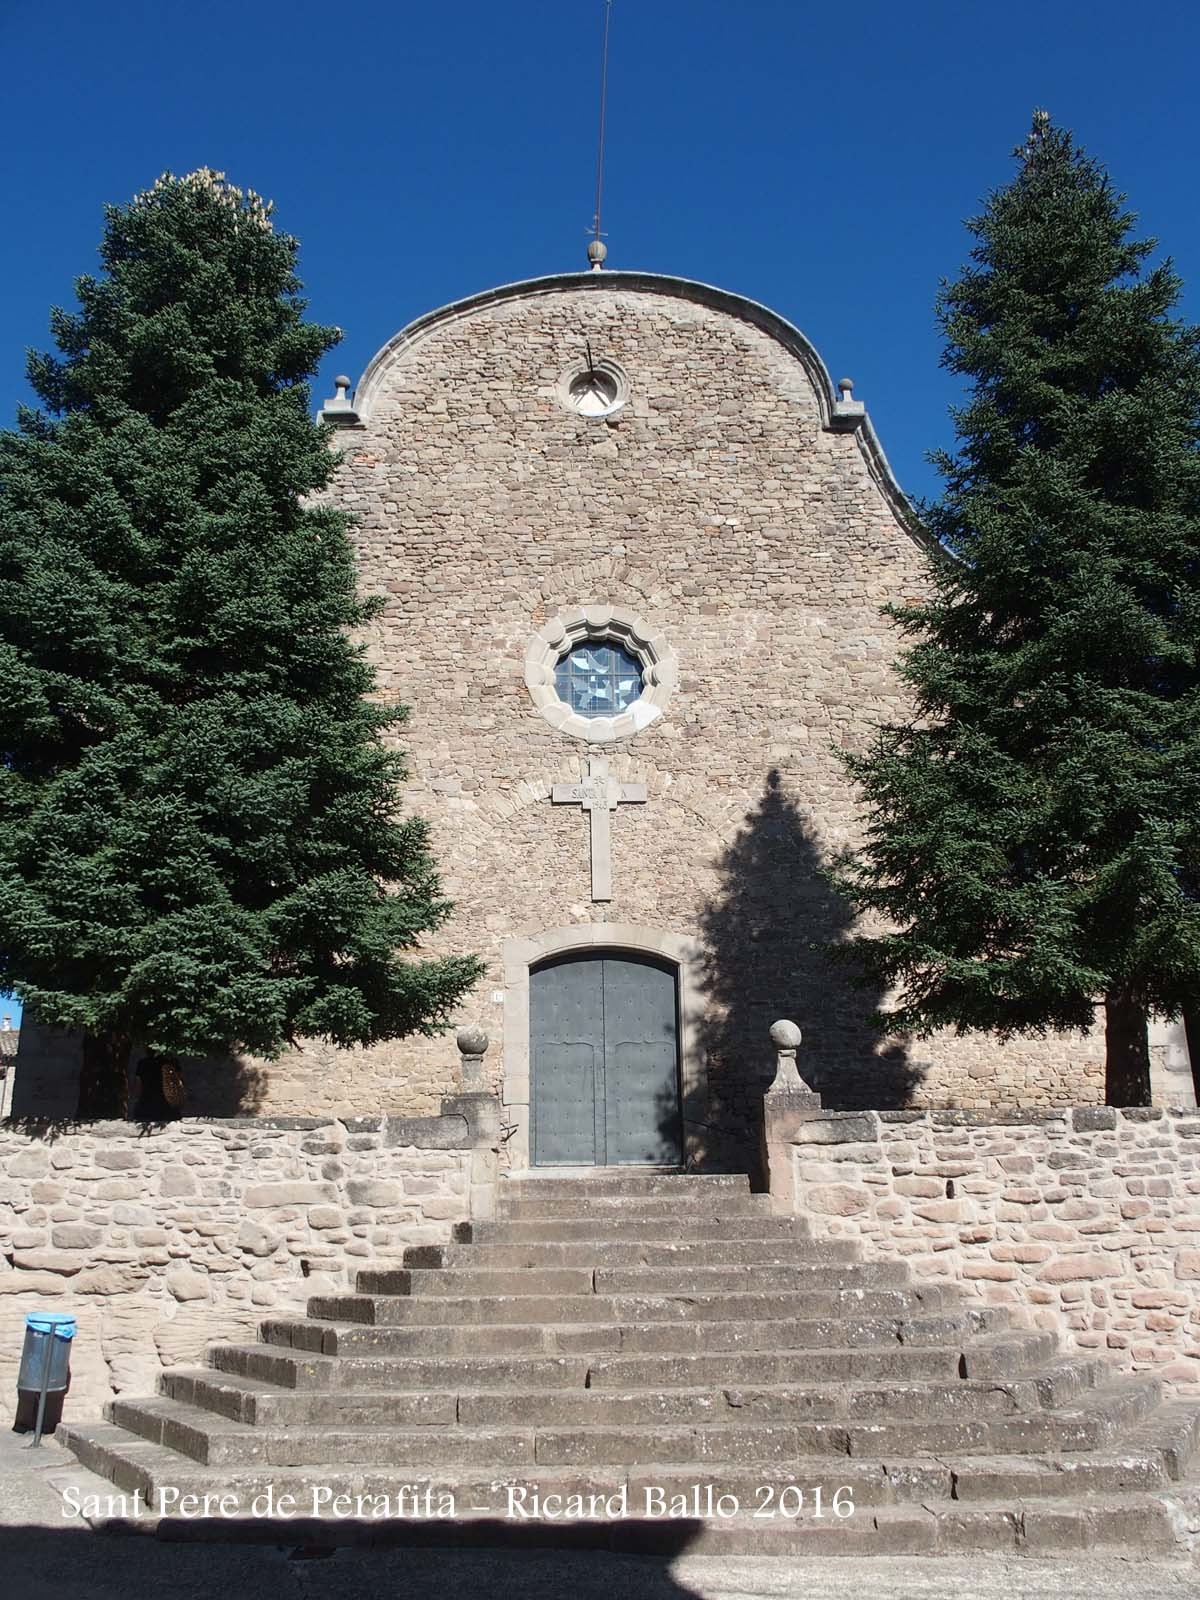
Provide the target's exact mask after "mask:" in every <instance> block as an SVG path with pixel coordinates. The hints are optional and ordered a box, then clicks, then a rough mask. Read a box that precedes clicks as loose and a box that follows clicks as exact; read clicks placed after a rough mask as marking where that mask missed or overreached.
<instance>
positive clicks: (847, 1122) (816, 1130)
mask: <svg viewBox="0 0 1200 1600" xmlns="http://www.w3.org/2000/svg"><path fill="white" fill-rule="evenodd" d="M791 1141H792V1143H793V1144H877V1143H878V1141H879V1119H878V1117H877V1116H876V1115H875V1113H874V1112H873V1111H863V1112H854V1113H850V1112H838V1113H834V1114H833V1115H825V1116H819V1117H812V1118H810V1119H809V1120H808V1121H806V1122H801V1123H799V1124H798V1125H797V1127H796V1128H795V1130H794V1131H793V1132H792V1134H791Z"/></svg>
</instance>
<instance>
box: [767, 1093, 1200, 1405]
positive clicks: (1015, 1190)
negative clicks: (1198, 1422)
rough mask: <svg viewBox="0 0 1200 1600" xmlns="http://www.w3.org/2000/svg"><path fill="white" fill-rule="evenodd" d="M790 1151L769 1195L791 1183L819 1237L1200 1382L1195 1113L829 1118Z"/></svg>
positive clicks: (802, 1130)
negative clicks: (903, 1262)
mask: <svg viewBox="0 0 1200 1600" xmlns="http://www.w3.org/2000/svg"><path fill="white" fill-rule="evenodd" d="M790 1154H791V1163H792V1169H791V1172H790V1173H787V1174H773V1182H772V1189H773V1191H775V1192H776V1193H778V1194H781V1195H782V1194H783V1193H784V1192H785V1182H786V1179H787V1178H791V1179H792V1180H793V1181H794V1185H795V1200H794V1204H795V1208H796V1210H797V1211H798V1212H800V1213H801V1214H803V1215H807V1216H809V1217H811V1219H812V1221H813V1224H814V1226H815V1227H816V1228H817V1230H818V1231H819V1232H822V1233H825V1234H828V1235H833V1236H837V1237H842V1238H845V1237H852V1238H856V1239H859V1240H861V1241H862V1243H863V1245H864V1248H865V1250H866V1252H867V1254H868V1255H870V1256H872V1257H874V1258H878V1257H881V1256H893V1257H894V1256H896V1255H901V1256H904V1257H905V1258H907V1260H908V1261H909V1263H910V1265H911V1266H912V1269H913V1272H914V1274H915V1275H916V1276H917V1278H919V1279H921V1280H922V1281H926V1282H928V1281H946V1280H950V1281H954V1282H958V1283H960V1284H961V1285H962V1286H963V1288H964V1289H965V1290H966V1291H967V1292H968V1293H970V1294H974V1295H976V1296H978V1298H979V1299H981V1300H985V1301H988V1302H996V1303H1001V1304H1009V1305H1012V1306H1014V1307H1015V1308H1017V1310H1018V1311H1019V1312H1020V1313H1022V1315H1021V1318H1020V1320H1021V1321H1023V1322H1025V1323H1027V1324H1028V1325H1029V1326H1034V1327H1040V1328H1051V1329H1054V1330H1056V1331H1057V1332H1058V1333H1059V1334H1060V1335H1062V1336H1063V1337H1064V1338H1065V1339H1066V1341H1067V1342H1068V1343H1071V1342H1073V1343H1074V1344H1075V1345H1076V1346H1078V1347H1080V1348H1082V1349H1085V1350H1100V1349H1105V1350H1107V1351H1109V1352H1110V1353H1113V1354H1114V1355H1116V1356H1117V1357H1118V1359H1119V1360H1120V1363H1121V1364H1122V1365H1123V1366H1125V1367H1128V1368H1134V1369H1147V1368H1154V1369H1156V1370H1158V1371H1159V1372H1161V1373H1162V1375H1163V1376H1164V1377H1166V1378H1168V1379H1169V1380H1172V1381H1173V1382H1175V1383H1176V1384H1178V1385H1181V1386H1186V1387H1191V1386H1197V1385H1200V1116H1197V1114H1196V1113H1195V1112H1194V1111H1193V1112H1179V1111H1164V1110H1160V1109H1158V1108H1152V1109H1151V1108H1147V1109H1144V1110H1141V1109H1138V1110H1127V1111H1118V1110H1114V1109H1112V1108H1111V1107H1105V1106H1080V1107H1076V1108H1075V1109H1073V1110H1063V1111H1057V1112H1049V1111H1037V1110H1032V1111H1025V1112H1016V1111H1014V1112H1003V1111H993V1112H982V1113H981V1112H969V1111H932V1112H904V1111H893V1112H881V1113H875V1112H858V1113H825V1114H822V1115H819V1116H817V1117H814V1118H811V1119H810V1120H808V1121H806V1122H802V1123H800V1124H799V1125H798V1126H797V1127H796V1128H795V1129H794V1130H793V1131H791V1133H790ZM777 1178H778V1179H780V1180H782V1181H776V1179H777Z"/></svg>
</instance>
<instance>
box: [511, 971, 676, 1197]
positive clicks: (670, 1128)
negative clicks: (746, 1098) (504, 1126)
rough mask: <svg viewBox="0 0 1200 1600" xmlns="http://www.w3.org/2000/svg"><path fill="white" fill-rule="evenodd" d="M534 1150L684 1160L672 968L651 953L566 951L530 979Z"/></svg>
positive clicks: (559, 1161) (563, 1156) (595, 1157)
mask: <svg viewBox="0 0 1200 1600" xmlns="http://www.w3.org/2000/svg"><path fill="white" fill-rule="evenodd" d="M529 988H530V995H529V1021H530V1066H531V1070H532V1085H531V1121H532V1130H531V1131H532V1159H533V1161H534V1163H535V1164H536V1165H539V1166H557V1165H564V1166H618V1165H622V1164H632V1163H637V1162H654V1163H663V1164H667V1165H675V1164H678V1163H679V1161H680V1154H681V1140H680V1122H679V1041H678V1026H677V1010H678V1004H677V998H676V987H675V971H674V969H673V968H672V967H669V966H665V965H664V964H663V963H661V962H658V961H654V960H652V959H651V958H650V957H647V956H639V955H632V954H627V955H621V954H616V953H609V952H606V951H598V952H589V953H588V954H586V955H572V956H562V957H559V958H557V959H555V960H553V961H548V962H547V963H546V964H545V965H544V966H541V967H538V968H536V969H535V971H534V972H533V973H531V974H530V980H529Z"/></svg>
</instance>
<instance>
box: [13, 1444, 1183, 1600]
mask: <svg viewBox="0 0 1200 1600" xmlns="http://www.w3.org/2000/svg"><path fill="white" fill-rule="evenodd" d="M72 1485H74V1486H75V1489H76V1492H77V1493H78V1494H80V1495H82V1494H106V1495H107V1494H110V1493H112V1485H111V1484H107V1483H103V1482H102V1481H101V1480H100V1479H98V1478H95V1477H93V1476H92V1475H91V1474H90V1473H87V1472H84V1471H83V1470H82V1469H81V1468H79V1467H78V1466H77V1465H76V1464H75V1462H74V1458H73V1457H72V1456H70V1455H69V1454H68V1453H67V1452H66V1451H64V1450H62V1449H60V1448H59V1447H58V1446H57V1445H55V1444H54V1443H53V1442H52V1441H47V1442H45V1443H44V1444H42V1445H41V1446H40V1447H39V1448H38V1449H37V1450H30V1449H29V1448H28V1447H27V1445H26V1442H25V1440H24V1439H23V1438H21V1437H19V1436H17V1435H14V1434H11V1433H0V1583H2V1585H3V1590H4V1595H5V1600H142V1597H147V1600H149V1597H153V1600H200V1597H201V1596H203V1597H205V1600H209V1597H210V1596H212V1595H213V1594H214V1593H215V1594H219V1595H223V1596H227V1597H228V1600H380V1597H381V1596H382V1597H391V1596H397V1597H403V1600H446V1596H447V1594H465V1593H472V1594H476V1595H480V1596H482V1597H485V1600H564V1597H565V1596H569V1597H570V1600H864V1596H869V1597H874V1596H884V1597H886V1600H959V1597H961V1600H1152V1597H1158V1596H1162V1597H1164V1600H1198V1597H1200V1574H1198V1573H1197V1572H1196V1571H1195V1570H1194V1569H1189V1568H1187V1567H1180V1566H1175V1565H1170V1566H1165V1565H1160V1564H1156V1563H1147V1562H1144V1561H1138V1560H1134V1559H1131V1560H1129V1561H1122V1560H1114V1559H1112V1558H1106V1559H1105V1560H1104V1561H1103V1562H1090V1561H1089V1562H1076V1561H1073V1560H1055V1561H1030V1560H1019V1561H1018V1560H979V1559H972V1560H963V1561H957V1560H955V1561H947V1560H919V1559H915V1558H905V1559H901V1558H896V1557H886V1558H879V1559H875V1560H869V1561H863V1560H854V1559H842V1560H838V1559H830V1560H806V1561H803V1562H799V1561H797V1562H786V1563H784V1562H775V1561H763V1560H753V1559H748V1558H738V1559H736V1560H724V1561H716V1560H711V1559H700V1558H697V1557H688V1556H682V1557H680V1558H677V1559H676V1560H674V1561H671V1562H667V1561H659V1560H649V1559H642V1558H639V1557H633V1556H612V1555H605V1554H601V1553H597V1552H593V1551H587V1552H580V1553H578V1554H570V1553H559V1552H553V1553H551V1552H544V1551H530V1552H511V1551H510V1552H490V1551H476V1550H464V1551H446V1550H377V1551H375V1550H337V1551H334V1552H333V1553H332V1554H324V1553H312V1552H308V1551H305V1550H304V1549H303V1548H297V1547H296V1546H295V1545H290V1544H283V1545H278V1546H276V1545H259V1544H213V1543H207V1542H206V1543H203V1544H175V1543H168V1542H166V1541H164V1540H160V1539H157V1538H155V1537H154V1536H153V1535H152V1534H149V1533H131V1534H128V1535H124V1536H123V1535H119V1534H112V1533H108V1534H105V1533H96V1532H94V1531H93V1530H92V1529H91V1528H90V1527H89V1526H88V1525H87V1524H86V1523H82V1522H81V1521H80V1519H79V1518H78V1517H66V1516H64V1514H63V1512H64V1500H63V1492H64V1490H66V1489H68V1488H69V1487H70V1486H72Z"/></svg>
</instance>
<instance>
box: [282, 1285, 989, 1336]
mask: <svg viewBox="0 0 1200 1600" xmlns="http://www.w3.org/2000/svg"><path fill="white" fill-rule="evenodd" d="M959 1303H960V1302H959V1300H958V1297H957V1296H956V1295H954V1294H953V1292H952V1291H951V1290H948V1289H945V1288H942V1287H941V1286H939V1285H933V1286H931V1287H929V1288H926V1289H912V1288H906V1289H835V1288H827V1287H821V1288H817V1289H806V1290H804V1291H802V1292H797V1291H795V1290H783V1291H781V1292H780V1293H778V1294H773V1293H761V1294H757V1293H740V1294H738V1293H732V1292H726V1293H720V1294H712V1293H708V1292H705V1293H698V1294H681V1293H680V1292H678V1291H675V1292H674V1293H672V1294H662V1295H652V1294H644V1295H628V1294H622V1295H604V1294H591V1295H584V1294H579V1295H561V1296H557V1297H552V1296H546V1297H542V1296H540V1295H521V1296H518V1297H515V1298H511V1299H510V1298H508V1297H506V1296H502V1295H492V1296H485V1297H484V1296H481V1297H470V1298H466V1297H464V1298H462V1299H458V1298H455V1297H453V1296H450V1295H423V1296H420V1297H414V1298H406V1297H405V1296H402V1295H361V1294H360V1295H351V1294H345V1295H316V1296H314V1297H313V1298H312V1299H311V1300H310V1301H309V1302H308V1307H307V1312H308V1316H309V1317H310V1318H313V1319H315V1320H320V1321H331V1322H352V1323H356V1324H362V1325H363V1326H366V1327H425V1328H431V1327H454V1326H456V1325H458V1324H464V1325H465V1324H471V1325H474V1326H481V1325H486V1324H493V1323H505V1324H507V1323H511V1322H512V1321H513V1319H514V1317H520V1318H522V1319H523V1320H528V1321H531V1322H539V1323H543V1324H547V1323H568V1324H580V1323H611V1324H617V1325H620V1326H624V1325H625V1324H627V1323H638V1322H689V1321H717V1322H721V1321H732V1320H733V1319H734V1318H739V1317H743V1318H745V1319H746V1320H748V1321H760V1320H763V1319H771V1318H777V1317H808V1318H812V1317H839V1316H855V1317H858V1316H871V1317H887V1316H909V1315H918V1314H920V1313H921V1312H930V1311H941V1310H945V1309H947V1307H948V1306H949V1307H950V1308H953V1307H955V1306H957V1305H958V1304H959Z"/></svg>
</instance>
